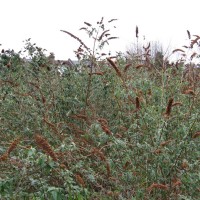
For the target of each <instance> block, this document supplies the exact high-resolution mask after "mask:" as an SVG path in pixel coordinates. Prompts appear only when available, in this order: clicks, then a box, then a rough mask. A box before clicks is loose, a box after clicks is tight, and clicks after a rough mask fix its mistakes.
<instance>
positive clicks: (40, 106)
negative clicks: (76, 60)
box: [0, 19, 200, 200]
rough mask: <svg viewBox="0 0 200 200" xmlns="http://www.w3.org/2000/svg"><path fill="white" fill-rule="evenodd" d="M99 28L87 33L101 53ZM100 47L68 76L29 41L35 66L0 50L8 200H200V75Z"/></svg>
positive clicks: (2, 190) (0, 134)
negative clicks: (106, 54) (111, 53)
mask: <svg viewBox="0 0 200 200" xmlns="http://www.w3.org/2000/svg"><path fill="white" fill-rule="evenodd" d="M99 23H100V27H102V32H99V31H96V30H97V29H95V28H94V29H91V30H93V32H90V31H89V29H87V28H85V29H84V30H87V31H88V33H89V35H90V36H91V35H92V34H95V35H96V37H94V38H93V37H92V36H91V38H92V39H94V40H95V42H100V43H99V44H100V46H98V47H97V48H103V45H104V44H106V42H104V43H102V42H101V41H106V37H108V36H106V33H108V31H106V29H104V28H105V27H104V26H102V24H103V19H102V20H101V21H100V22H99ZM85 24H86V23H85ZM86 26H88V28H90V27H93V26H92V25H91V24H89V23H88V24H86ZM100 30H101V28H100ZM105 31H106V32H105ZM137 31H138V29H137ZM65 32H66V31H65ZM67 33H68V34H70V33H69V32H67ZM99 35H100V36H101V37H99ZM71 36H73V35H72V34H71ZM73 37H74V38H75V39H77V38H76V37H75V36H73ZM111 39H114V37H113V38H111ZM78 40H79V42H80V39H79V38H78ZM199 41H200V37H197V36H196V41H195V42H196V43H195V42H194V40H191V44H193V46H194V45H197V44H198V42H199ZM95 45H96V44H95ZM193 46H192V47H191V48H193ZM197 46H198V45H197ZM82 47H83V48H84V45H83V43H82ZM85 47H87V46H85ZM95 48H96V46H95ZM95 48H93V49H94V51H90V50H89V49H86V51H85V52H84V51H82V50H81V51H80V48H79V51H77V53H78V54H77V55H79V56H80V55H81V54H80V52H83V57H82V58H80V61H84V59H87V60H88V59H89V60H90V61H91V66H92V67H91V68H90V69H89V70H88V69H87V68H84V66H83V67H82V72H81V73H79V72H77V71H76V70H73V69H72V70H68V71H67V73H65V74H63V75H62V76H61V75H60V74H59V73H58V72H57V69H56V66H54V65H53V64H52V63H50V62H49V58H48V57H47V56H45V53H44V50H43V49H42V48H39V47H37V46H36V45H35V44H31V42H30V40H27V41H26V44H25V51H26V52H27V54H28V56H29V58H30V60H29V61H27V60H25V59H22V58H21V53H20V52H19V53H15V52H13V51H10V50H7V51H4V50H3V51H2V52H1V54H0V171H1V173H0V199H2V200H4V199H28V200H29V199H31V200H41V199H44V200H46V199H53V200H62V199H63V200H65V199H69V200H70V199H72V200H74V199H77V200H84V199H97V200H98V199H99V200H103V199H106V200H107V199H119V200H122V199H123V200H124V199H131V200H140V199H148V200H149V199H152V200H153V199H166V200H167V199H180V200H182V199H184V200H189V199H190V200H193V199H198V198H199V193H200V167H199V166H200V146H199V141H200V125H199V124H200V95H199V94H200V81H199V80H200V73H199V69H195V68H193V67H192V65H191V66H189V70H188V71H186V70H185V69H184V68H183V67H182V65H183V63H182V60H181V61H177V62H176V63H175V64H169V63H168V62H164V61H163V62H162V65H161V64H160V62H159V66H157V65H156V63H158V58H157V60H156V61H154V60H153V58H151V57H150V55H149V54H150V51H148V50H149V48H150V47H145V48H144V52H143V55H144V58H145V61H143V60H138V57H133V56H132V57H130V58H129V59H125V56H123V55H117V56H116V58H115V61H113V59H112V58H109V57H107V59H103V58H102V57H101V56H100V57H98V55H99V54H97V53H96V52H97V51H95ZM177 51H179V52H181V51H183V50H181V49H177V50H176V51H174V53H175V52H177ZM101 55H102V56H103V55H104V54H101ZM159 56H160V55H159ZM194 56H196V57H197V58H198V55H194ZM194 56H193V57H194ZM157 57H158V56H157ZM160 57H161V58H162V60H163V57H162V56H160ZM150 58H151V59H150Z"/></svg>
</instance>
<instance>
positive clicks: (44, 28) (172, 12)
mask: <svg viewBox="0 0 200 200" xmlns="http://www.w3.org/2000/svg"><path fill="white" fill-rule="evenodd" d="M199 6H200V1H199V0H124V1H117V0H100V1H95V0H69V1H68V0H0V19H1V22H0V44H2V46H1V47H0V48H5V49H8V48H10V49H14V50H16V51H19V50H20V49H22V47H23V46H24V43H23V42H22V41H24V40H26V39H28V38H31V41H32V42H33V43H36V44H37V45H38V46H40V47H42V48H45V49H47V50H48V52H54V53H55V56H56V59H68V58H72V59H74V58H75V55H74V53H73V50H76V49H77V48H78V46H79V43H78V42H77V41H76V40H74V39H73V38H71V37H70V36H69V35H67V34H65V33H63V32H60V30H61V29H62V30H67V31H69V32H71V33H73V34H75V35H77V36H78V37H80V38H84V39H86V38H87V37H86V34H85V32H84V31H79V28H81V27H82V26H83V25H84V24H83V22H84V21H86V22H89V23H96V22H97V21H98V20H100V19H101V17H104V18H105V20H110V19H112V18H117V19H119V20H118V21H116V22H115V23H114V24H115V25H116V26H117V28H116V29H115V30H114V32H113V36H119V39H118V40H113V41H111V42H110V46H109V50H111V51H112V52H115V51H122V52H124V51H126V48H127V47H128V46H130V44H131V43H133V42H135V41H136V38H135V27H136V25H137V26H138V27H139V36H140V38H141V40H142V36H143V35H145V37H146V41H152V40H154V41H160V42H161V43H163V44H164V46H168V45H170V46H172V47H177V48H180V47H181V46H182V45H187V44H188V43H187V42H188V41H187V32H186V30H189V31H190V33H191V35H193V34H196V35H198V34H200V26H199V19H200V17H199V15H200V14H199V13H200V12H199V8H200V7H199ZM108 28H109V27H108ZM84 41H85V43H86V44H87V41H86V40H84Z"/></svg>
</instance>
